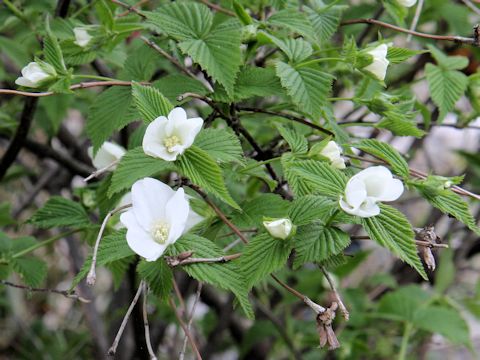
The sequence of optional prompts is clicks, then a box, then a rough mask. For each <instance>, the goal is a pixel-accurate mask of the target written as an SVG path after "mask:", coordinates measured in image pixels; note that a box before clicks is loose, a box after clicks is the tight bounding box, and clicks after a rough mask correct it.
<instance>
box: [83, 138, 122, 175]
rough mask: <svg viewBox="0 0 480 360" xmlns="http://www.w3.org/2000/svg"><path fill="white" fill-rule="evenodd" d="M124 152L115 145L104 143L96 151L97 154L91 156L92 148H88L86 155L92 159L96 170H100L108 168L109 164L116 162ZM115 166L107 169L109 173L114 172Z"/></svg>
mask: <svg viewBox="0 0 480 360" xmlns="http://www.w3.org/2000/svg"><path fill="white" fill-rule="evenodd" d="M125 153H126V150H125V149H124V148H123V147H122V146H120V145H117V144H114V143H111V142H109V141H105V142H104V143H103V145H102V146H101V147H100V149H98V151H97V154H96V155H95V156H93V147H89V148H88V155H89V156H90V158H91V159H92V163H93V166H95V168H96V169H97V170H101V169H104V168H107V167H109V166H110V165H111V164H113V163H116V162H118V161H119V160H120V159H121V158H122V156H123V155H125ZM115 168H116V165H112V166H111V167H109V170H110V171H113V170H115Z"/></svg>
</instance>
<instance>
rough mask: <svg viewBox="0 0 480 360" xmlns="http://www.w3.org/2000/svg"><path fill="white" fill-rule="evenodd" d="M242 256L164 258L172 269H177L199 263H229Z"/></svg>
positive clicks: (238, 254) (239, 254)
mask: <svg viewBox="0 0 480 360" xmlns="http://www.w3.org/2000/svg"><path fill="white" fill-rule="evenodd" d="M190 253H191V252H190ZM241 255H242V254H241V253H237V254H232V255H224V256H220V257H216V258H192V257H184V256H164V258H165V261H166V262H167V264H168V265H169V266H170V267H176V266H183V265H189V264H199V263H226V262H228V261H232V260H235V259H237V258H239V257H240V256H241ZM190 256H191V255H190Z"/></svg>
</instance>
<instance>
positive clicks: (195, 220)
mask: <svg viewBox="0 0 480 360" xmlns="http://www.w3.org/2000/svg"><path fill="white" fill-rule="evenodd" d="M204 219H205V218H204V217H203V216H201V215H198V214H197V213H196V212H195V211H193V210H192V208H190V211H189V212H188V217H187V222H186V224H185V230H183V233H184V234H185V233H187V232H188V231H190V229H191V228H193V227H194V226H195V225H197V224H199V223H201V222H202V221H203V220H204Z"/></svg>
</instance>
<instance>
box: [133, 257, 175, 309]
mask: <svg viewBox="0 0 480 360" xmlns="http://www.w3.org/2000/svg"><path fill="white" fill-rule="evenodd" d="M137 271H138V274H139V275H140V277H141V278H142V279H144V280H145V281H146V282H147V284H148V286H149V287H150V290H152V292H153V293H154V294H155V295H157V296H159V297H160V298H161V299H162V300H165V299H167V298H168V296H169V295H170V291H171V290H172V287H173V273H172V270H171V269H170V267H169V266H168V265H167V263H166V262H165V260H164V259H162V258H160V259H158V260H157V261H151V262H148V261H145V260H142V261H140V262H139V263H138V266H137Z"/></svg>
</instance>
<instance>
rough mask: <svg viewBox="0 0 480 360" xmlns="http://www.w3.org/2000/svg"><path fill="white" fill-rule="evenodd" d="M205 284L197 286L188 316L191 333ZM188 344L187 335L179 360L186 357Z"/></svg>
mask: <svg viewBox="0 0 480 360" xmlns="http://www.w3.org/2000/svg"><path fill="white" fill-rule="evenodd" d="M202 287H203V284H202V283H201V282H199V283H198V285H197V291H196V292H195V298H194V299H193V304H192V309H191V310H190V314H189V315H188V323H187V329H188V330H189V331H190V329H191V327H192V323H193V316H194V315H195V308H196V307H197V303H198V300H199V299H200V294H201V293H202ZM187 342H188V337H187V336H186V335H185V338H184V339H183V346H182V350H181V351H180V355H179V356H178V360H183V359H184V357H185V351H186V350H187Z"/></svg>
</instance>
